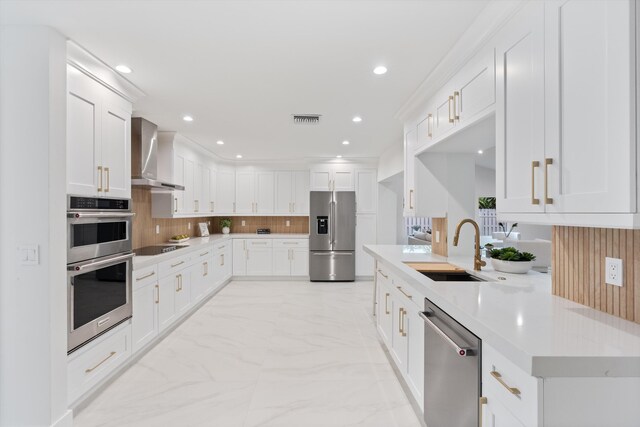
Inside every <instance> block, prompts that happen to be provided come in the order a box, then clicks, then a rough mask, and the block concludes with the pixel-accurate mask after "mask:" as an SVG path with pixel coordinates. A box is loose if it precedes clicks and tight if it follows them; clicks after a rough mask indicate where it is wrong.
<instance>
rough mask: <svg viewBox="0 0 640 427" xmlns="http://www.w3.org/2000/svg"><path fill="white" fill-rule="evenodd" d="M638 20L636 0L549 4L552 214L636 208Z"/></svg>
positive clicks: (547, 107)
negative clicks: (636, 39)
mask: <svg viewBox="0 0 640 427" xmlns="http://www.w3.org/2000/svg"><path fill="white" fill-rule="evenodd" d="M635 22H636V20H635V2H634V1H628V0H621V1H609V0H597V1H596V0H594V1H577V0H563V1H549V2H546V15H545V24H546V36H547V37H546V40H547V43H546V45H545V66H546V80H545V86H546V94H545V97H546V104H545V124H546V131H545V158H544V161H545V163H546V162H548V161H551V162H552V163H551V164H549V165H544V164H542V160H543V159H540V161H541V168H544V167H545V166H546V167H548V177H549V181H548V184H547V185H548V190H547V192H548V200H547V201H546V202H545V206H546V211H547V212H552V213H553V212H560V213H633V212H636V200H635V199H636V198H635V195H636V176H635V167H634V166H635V161H634V160H635V155H636V151H635V150H636V108H635V105H636V51H635V46H636V41H635V30H636V25H635ZM542 197H543V202H544V197H545V196H544V195H543V196H542Z"/></svg>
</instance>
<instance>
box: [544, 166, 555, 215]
mask: <svg viewBox="0 0 640 427" xmlns="http://www.w3.org/2000/svg"><path fill="white" fill-rule="evenodd" d="M552 164H553V159H544V202H545V203H546V204H547V205H552V204H553V199H552V198H551V197H549V165H552Z"/></svg>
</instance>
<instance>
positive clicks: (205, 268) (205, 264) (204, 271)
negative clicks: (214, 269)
mask: <svg viewBox="0 0 640 427" xmlns="http://www.w3.org/2000/svg"><path fill="white" fill-rule="evenodd" d="M202 275H203V276H208V275H209V263H208V262H203V263H202Z"/></svg>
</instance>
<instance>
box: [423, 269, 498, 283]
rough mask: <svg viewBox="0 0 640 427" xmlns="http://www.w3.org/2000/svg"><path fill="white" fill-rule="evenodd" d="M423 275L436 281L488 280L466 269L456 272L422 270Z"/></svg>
mask: <svg viewBox="0 0 640 427" xmlns="http://www.w3.org/2000/svg"><path fill="white" fill-rule="evenodd" d="M420 273H422V274H423V275H425V276H427V277H428V278H429V279H431V280H434V281H436V282H486V280H484V279H481V278H480V277H478V276H474V275H473V274H469V273H467V272H466V271H456V272H434V271H421V272H420Z"/></svg>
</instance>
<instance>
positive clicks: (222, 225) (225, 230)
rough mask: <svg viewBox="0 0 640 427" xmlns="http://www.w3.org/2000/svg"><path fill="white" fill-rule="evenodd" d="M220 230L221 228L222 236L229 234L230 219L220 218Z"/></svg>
mask: <svg viewBox="0 0 640 427" xmlns="http://www.w3.org/2000/svg"><path fill="white" fill-rule="evenodd" d="M220 228H222V234H229V232H230V231H231V218H222V219H221V220H220Z"/></svg>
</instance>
